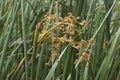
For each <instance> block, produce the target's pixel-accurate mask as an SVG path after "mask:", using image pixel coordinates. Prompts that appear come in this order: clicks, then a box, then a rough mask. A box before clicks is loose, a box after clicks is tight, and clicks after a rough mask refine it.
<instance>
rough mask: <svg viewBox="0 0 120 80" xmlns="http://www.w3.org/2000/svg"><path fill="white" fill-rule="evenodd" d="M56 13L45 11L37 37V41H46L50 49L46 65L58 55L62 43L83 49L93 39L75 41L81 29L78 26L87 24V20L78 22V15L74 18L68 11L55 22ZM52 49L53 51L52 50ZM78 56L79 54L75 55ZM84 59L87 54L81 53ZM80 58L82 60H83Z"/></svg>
mask: <svg viewBox="0 0 120 80" xmlns="http://www.w3.org/2000/svg"><path fill="white" fill-rule="evenodd" d="M55 19H56V15H55V14H51V13H47V14H46V15H45V16H44V21H43V23H42V30H41V32H40V34H39V37H38V43H40V44H41V43H43V42H48V43H49V51H51V53H52V54H51V59H50V60H49V61H48V63H46V64H47V65H48V64H50V62H54V61H55V60H56V58H57V57H58V56H59V50H60V47H61V45H62V44H64V43H68V44H70V45H71V46H72V47H74V48H76V49H78V50H79V49H80V48H81V47H82V48H83V50H84V49H86V48H87V45H88V44H90V43H92V42H93V40H92V39H91V40H89V41H85V40H80V41H76V40H75V38H76V37H80V36H81V34H82V30H80V28H79V27H78V26H80V27H81V29H82V27H83V26H86V25H87V22H86V21H85V20H84V21H82V22H78V21H77V20H78V19H79V17H77V18H75V17H74V16H73V15H72V13H68V16H66V17H64V18H61V17H59V21H58V22H56V20H55ZM52 50H54V51H52ZM77 56H79V55H77ZM82 56H83V59H84V60H85V61H88V59H87V58H88V54H85V55H82ZM83 59H82V60H83Z"/></svg>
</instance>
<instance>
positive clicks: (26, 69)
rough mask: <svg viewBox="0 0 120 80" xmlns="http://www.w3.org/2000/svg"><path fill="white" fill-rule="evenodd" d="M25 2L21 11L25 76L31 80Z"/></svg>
mask: <svg viewBox="0 0 120 80" xmlns="http://www.w3.org/2000/svg"><path fill="white" fill-rule="evenodd" d="M23 4H24V3H23V0H21V11H22V30H23V32H22V34H23V40H24V42H23V43H24V57H25V75H26V80H29V79H28V77H29V74H28V57H27V45H26V30H25V21H24V20H25V15H24V5H23Z"/></svg>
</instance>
